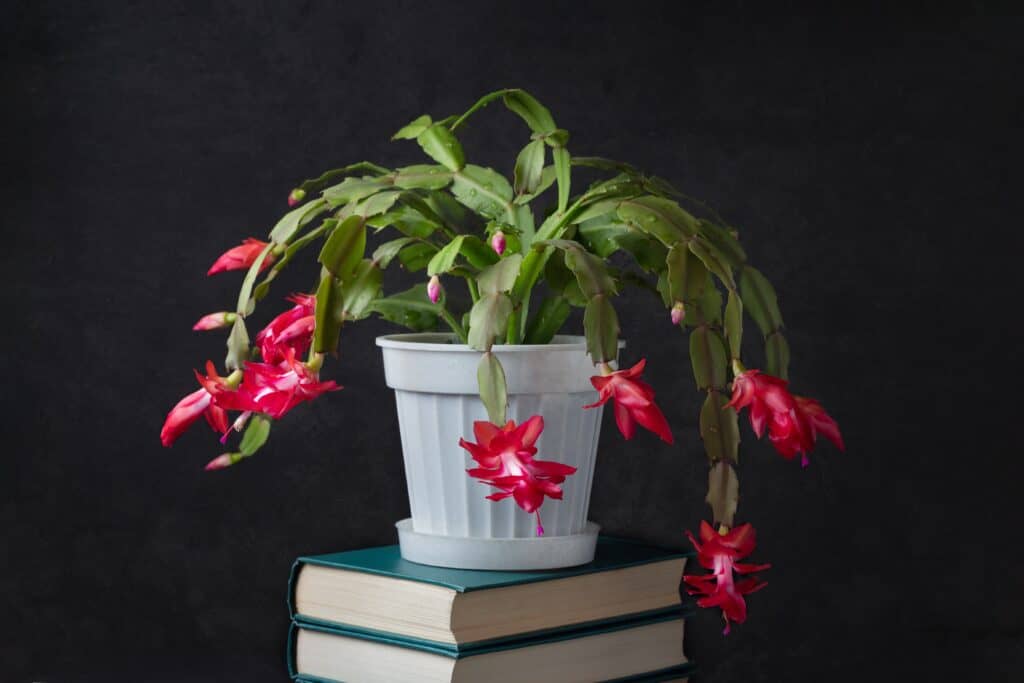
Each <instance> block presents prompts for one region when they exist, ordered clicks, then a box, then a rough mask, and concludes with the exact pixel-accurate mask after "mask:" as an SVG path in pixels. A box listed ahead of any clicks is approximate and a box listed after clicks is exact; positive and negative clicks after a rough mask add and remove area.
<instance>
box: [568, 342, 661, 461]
mask: <svg viewBox="0 0 1024 683" xmlns="http://www.w3.org/2000/svg"><path fill="white" fill-rule="evenodd" d="M646 364H647V361H646V360H645V359H640V362H639V363H637V364H636V365H634V366H633V367H631V368H629V369H628V370H618V371H616V372H613V373H611V374H610V375H605V376H603V377H602V376H594V377H591V378H590V383H591V384H593V385H594V388H595V389H597V390H598V392H600V397H599V398H598V400H597V402H596V403H592V404H590V405H588V406H583V407H584V408H595V407H597V406H603V405H604V404H605V403H607V401H608V399H610V398H614V399H615V424H617V425H618V426H619V431H620V432H622V436H624V437H626V438H627V439H632V438H633V435H634V434H636V425H637V423H639V424H640V426H641V427H643V428H645V429H649V430H651V431H652V432H654V433H655V434H657V435H658V436H660V437H661V440H662V441H664V442H665V443H672V442H673V438H672V430H671V429H670V428H669V426H668V421H667V420H666V419H665V415H664V414H662V412H661V409H660V408H658V406H657V405H655V403H654V390H653V389H652V388H651V387H650V385H649V384H647V383H646V382H644V381H643V380H641V379H639V377H640V373H641V372H643V371H644V366H645V365H646Z"/></svg>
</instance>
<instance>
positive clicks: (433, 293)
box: [427, 275, 441, 304]
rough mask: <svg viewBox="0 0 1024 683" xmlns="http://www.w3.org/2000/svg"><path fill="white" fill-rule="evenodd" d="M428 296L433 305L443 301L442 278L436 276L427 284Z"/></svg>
mask: <svg viewBox="0 0 1024 683" xmlns="http://www.w3.org/2000/svg"><path fill="white" fill-rule="evenodd" d="M427 296H428V297H430V301H431V303H435V304H436V303H437V302H438V301H440V300H441V278H439V277H437V276H436V275H434V276H433V277H431V278H430V282H428V283H427Z"/></svg>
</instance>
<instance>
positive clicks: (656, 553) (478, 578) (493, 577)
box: [288, 536, 693, 654]
mask: <svg viewBox="0 0 1024 683" xmlns="http://www.w3.org/2000/svg"><path fill="white" fill-rule="evenodd" d="M692 555H693V553H692V551H690V552H688V551H675V550H668V549H665V548H660V547H657V546H652V545H649V544H645V543H640V542H636V541H630V540H626V539H621V538H613V537H608V536H602V537H600V538H599V539H598V544H597V551H596V554H595V557H594V561H593V562H590V563H589V564H585V565H580V566H577V567H567V568H564V569H551V570H543V571H479V570H468V569H450V568H446V567H433V566H429V565H423V564H417V563H415V562H409V561H407V560H403V559H402V557H401V554H400V553H399V548H398V546H397V545H388V546H380V547H375V548H364V549H361V550H350V551H346V552H340V553H330V554H326V555H314V556H309V557H300V558H299V559H298V560H296V561H295V563H294V565H293V566H292V571H291V576H290V577H289V580H288V611H289V614H290V616H291V618H292V620H293V621H296V622H298V623H300V624H309V625H313V626H317V627H326V628H339V627H340V628H344V629H346V630H349V631H352V632H359V633H366V634H369V635H370V636H374V637H380V638H387V639H392V640H398V641H402V642H404V643H407V644H409V645H411V646H413V647H420V648H424V649H430V650H432V651H437V652H442V653H448V654H452V653H466V652H470V651H476V650H479V649H480V648H486V647H489V646H492V645H494V644H495V643H509V642H513V641H520V640H528V639H531V638H534V637H538V636H545V635H550V634H553V633H558V632H562V631H565V632H575V631H579V630H583V629H589V628H595V627H598V626H602V625H614V624H617V623H620V622H627V621H635V620H636V619H638V618H646V617H659V616H668V617H676V616H679V614H680V613H681V612H683V610H684V607H683V605H681V604H680V605H675V606H671V607H666V608H663V609H657V610H651V611H649V612H642V613H634V614H625V615H621V616H617V617H613V618H610V619H602V620H599V621H591V622H583V623H575V624H569V625H567V626H561V627H557V628H553V629H546V630H543V631H532V632H530V633H525V634H519V635H516V636H512V637H504V638H498V639H495V640H492V641H478V642H473V643H461V644H459V645H454V644H450V643H442V642H437V641H430V640H422V639H417V638H411V637H407V636H400V635H395V634H390V633H383V632H379V631H373V630H371V629H365V628H361V627H353V626H351V625H348V624H338V623H335V622H325V621H322V620H320V619H315V618H312V617H307V616H304V615H302V614H300V613H297V612H296V609H295V584H296V580H297V578H298V574H299V571H300V570H301V568H302V566H303V565H306V564H313V565H320V566H325V567H334V568H338V569H346V570H350V571H360V572H366V573H370V574H377V575H381V576H389V577H393V578H396V579H404V580H408V581H419V582H423V583H430V584H434V585H438V586H443V587H445V588H449V589H452V590H454V591H457V592H460V593H464V592H469V591H480V590H487V589H492V588H503V587H507V586H515V585H520V584H525V583H533V582H538V581H551V580H555V579H565V578H571V577H574V576H582V575H585V574H591V573H596V572H602V571H611V570H616V569H624V568H627V567H634V566H638V565H643V564H648V563H651V562H660V561H664V560H670V559H677V558H686V557H690V556H692Z"/></svg>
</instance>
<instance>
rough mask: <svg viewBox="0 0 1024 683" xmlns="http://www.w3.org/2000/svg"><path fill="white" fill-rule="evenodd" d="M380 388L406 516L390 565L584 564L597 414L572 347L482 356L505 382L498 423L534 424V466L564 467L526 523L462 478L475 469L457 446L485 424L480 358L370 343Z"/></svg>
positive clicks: (580, 346) (515, 510)
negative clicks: (390, 412) (391, 408)
mask: <svg viewBox="0 0 1024 683" xmlns="http://www.w3.org/2000/svg"><path fill="white" fill-rule="evenodd" d="M377 345H378V346H380V347H382V349H383V353H384V374H385V377H386V380H387V385H388V386H389V387H391V388H392V389H394V390H395V400H396V402H397V405H398V425H399V429H400V431H401V437H402V453H403V457H404V460H405V476H406V480H407V483H408V488H409V506H410V509H411V511H412V517H411V519H408V520H402V521H401V522H399V523H398V524H397V527H398V535H399V543H400V545H401V551H402V557H403V558H405V559H407V560H410V561H413V562H420V563H423V564H432V565H438V566H445V567H459V568H464V569H506V570H514V569H550V568H555V567H567V566H573V565H578V564H585V563H587V562H590V561H591V560H592V559H593V557H594V547H595V544H596V541H597V530H598V527H597V525H596V524H593V523H588V521H587V509H588V507H589V504H590V490H591V484H592V482H593V478H594V466H595V461H596V458H597V440H598V436H599V433H600V422H601V412H602V409H601V408H591V409H588V410H584V409H583V406H584V405H587V404H589V403H593V402H594V401H595V400H596V399H597V392H596V391H594V389H593V387H592V386H591V384H590V377H591V376H593V375H594V374H595V369H594V367H593V364H592V363H591V360H590V357H589V356H588V355H587V353H586V344H585V342H584V339H583V337H573V336H556V337H555V338H554V339H553V340H552V343H550V344H544V345H515V346H513V345H499V346H495V347H494V348H493V351H494V352H495V354H496V355H497V357H498V359H499V360H500V361H501V364H502V366H503V367H504V369H505V376H506V378H507V382H508V394H509V407H508V417H509V419H512V420H515V421H516V423H517V424H518V423H521V422H522V421H524V420H526V419H528V418H529V417H531V416H533V415H541V416H543V417H544V432H543V433H542V434H541V436H540V439H538V441H537V444H536V446H537V449H538V452H537V455H536V457H537V458H538V459H542V460H556V461H558V462H563V463H567V464H569V465H572V466H573V467H575V468H576V473H575V474H574V475H572V476H570V477H568V478H567V479H566V480H565V483H564V484H563V485H562V488H563V490H564V495H563V498H562V500H552V499H550V498H545V500H544V504H543V505H542V506H541V508H540V514H541V518H542V520H543V523H544V531H545V534H544V536H537V535H536V520H535V517H534V515H532V514H528V513H526V512H524V511H523V510H522V509H521V508H519V506H517V505H516V504H515V501H514V500H513V499H511V498H507V499H505V500H501V501H490V500H487V499H486V497H485V496H487V495H488V494H489V493H493V492H495V489H493V488H491V487H490V486H487V485H485V484H482V483H481V482H479V481H478V480H476V479H473V478H472V477H470V476H469V475H468V474H466V470H467V469H469V468H471V467H475V466H476V463H475V462H474V461H473V459H472V458H471V457H470V456H469V454H468V453H467V452H466V451H465V450H464V449H462V448H461V447H460V446H459V438H466V439H467V440H468V441H475V438H474V436H473V422H474V421H476V420H486V419H487V412H486V410H485V409H484V406H483V404H482V403H481V402H480V399H479V396H478V395H477V389H478V387H477V375H476V373H477V365H478V364H479V361H480V352H479V351H474V350H473V349H471V348H469V347H468V346H465V345H462V344H456V343H453V337H452V336H451V335H446V334H436V333H423V334H394V335H388V336H384V337H378V339H377Z"/></svg>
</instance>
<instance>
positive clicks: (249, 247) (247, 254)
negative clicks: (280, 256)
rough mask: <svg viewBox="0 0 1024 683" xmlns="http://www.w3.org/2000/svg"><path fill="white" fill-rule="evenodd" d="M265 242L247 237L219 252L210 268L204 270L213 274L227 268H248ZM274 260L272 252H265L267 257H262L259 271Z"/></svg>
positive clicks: (264, 245)
mask: <svg viewBox="0 0 1024 683" xmlns="http://www.w3.org/2000/svg"><path fill="white" fill-rule="evenodd" d="M266 246H267V242H262V241H260V240H258V239H255V238H252V237H249V238H247V239H246V240H245V241H243V242H242V243H241V244H240V245H238V246H237V247H232V248H231V249H228V250H227V251H225V252H224V253H223V254H221V255H220V256H219V257H218V258H217V260H216V261H214V262H213V265H212V266H210V269H209V270H208V271H206V274H207V275H215V274H217V273H223V272H225V271H228V270H243V269H245V268H248V267H249V266H251V265H252V264H253V262H254V261H255V260H256V257H257V256H259V255H260V252H261V251H263V249H264V248H266ZM273 262H274V253H273V252H271V253H269V254H267V257H266V258H265V259H263V263H262V264H260V272H262V271H264V270H266V268H267V266H269V265H270V264H271V263H273Z"/></svg>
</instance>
